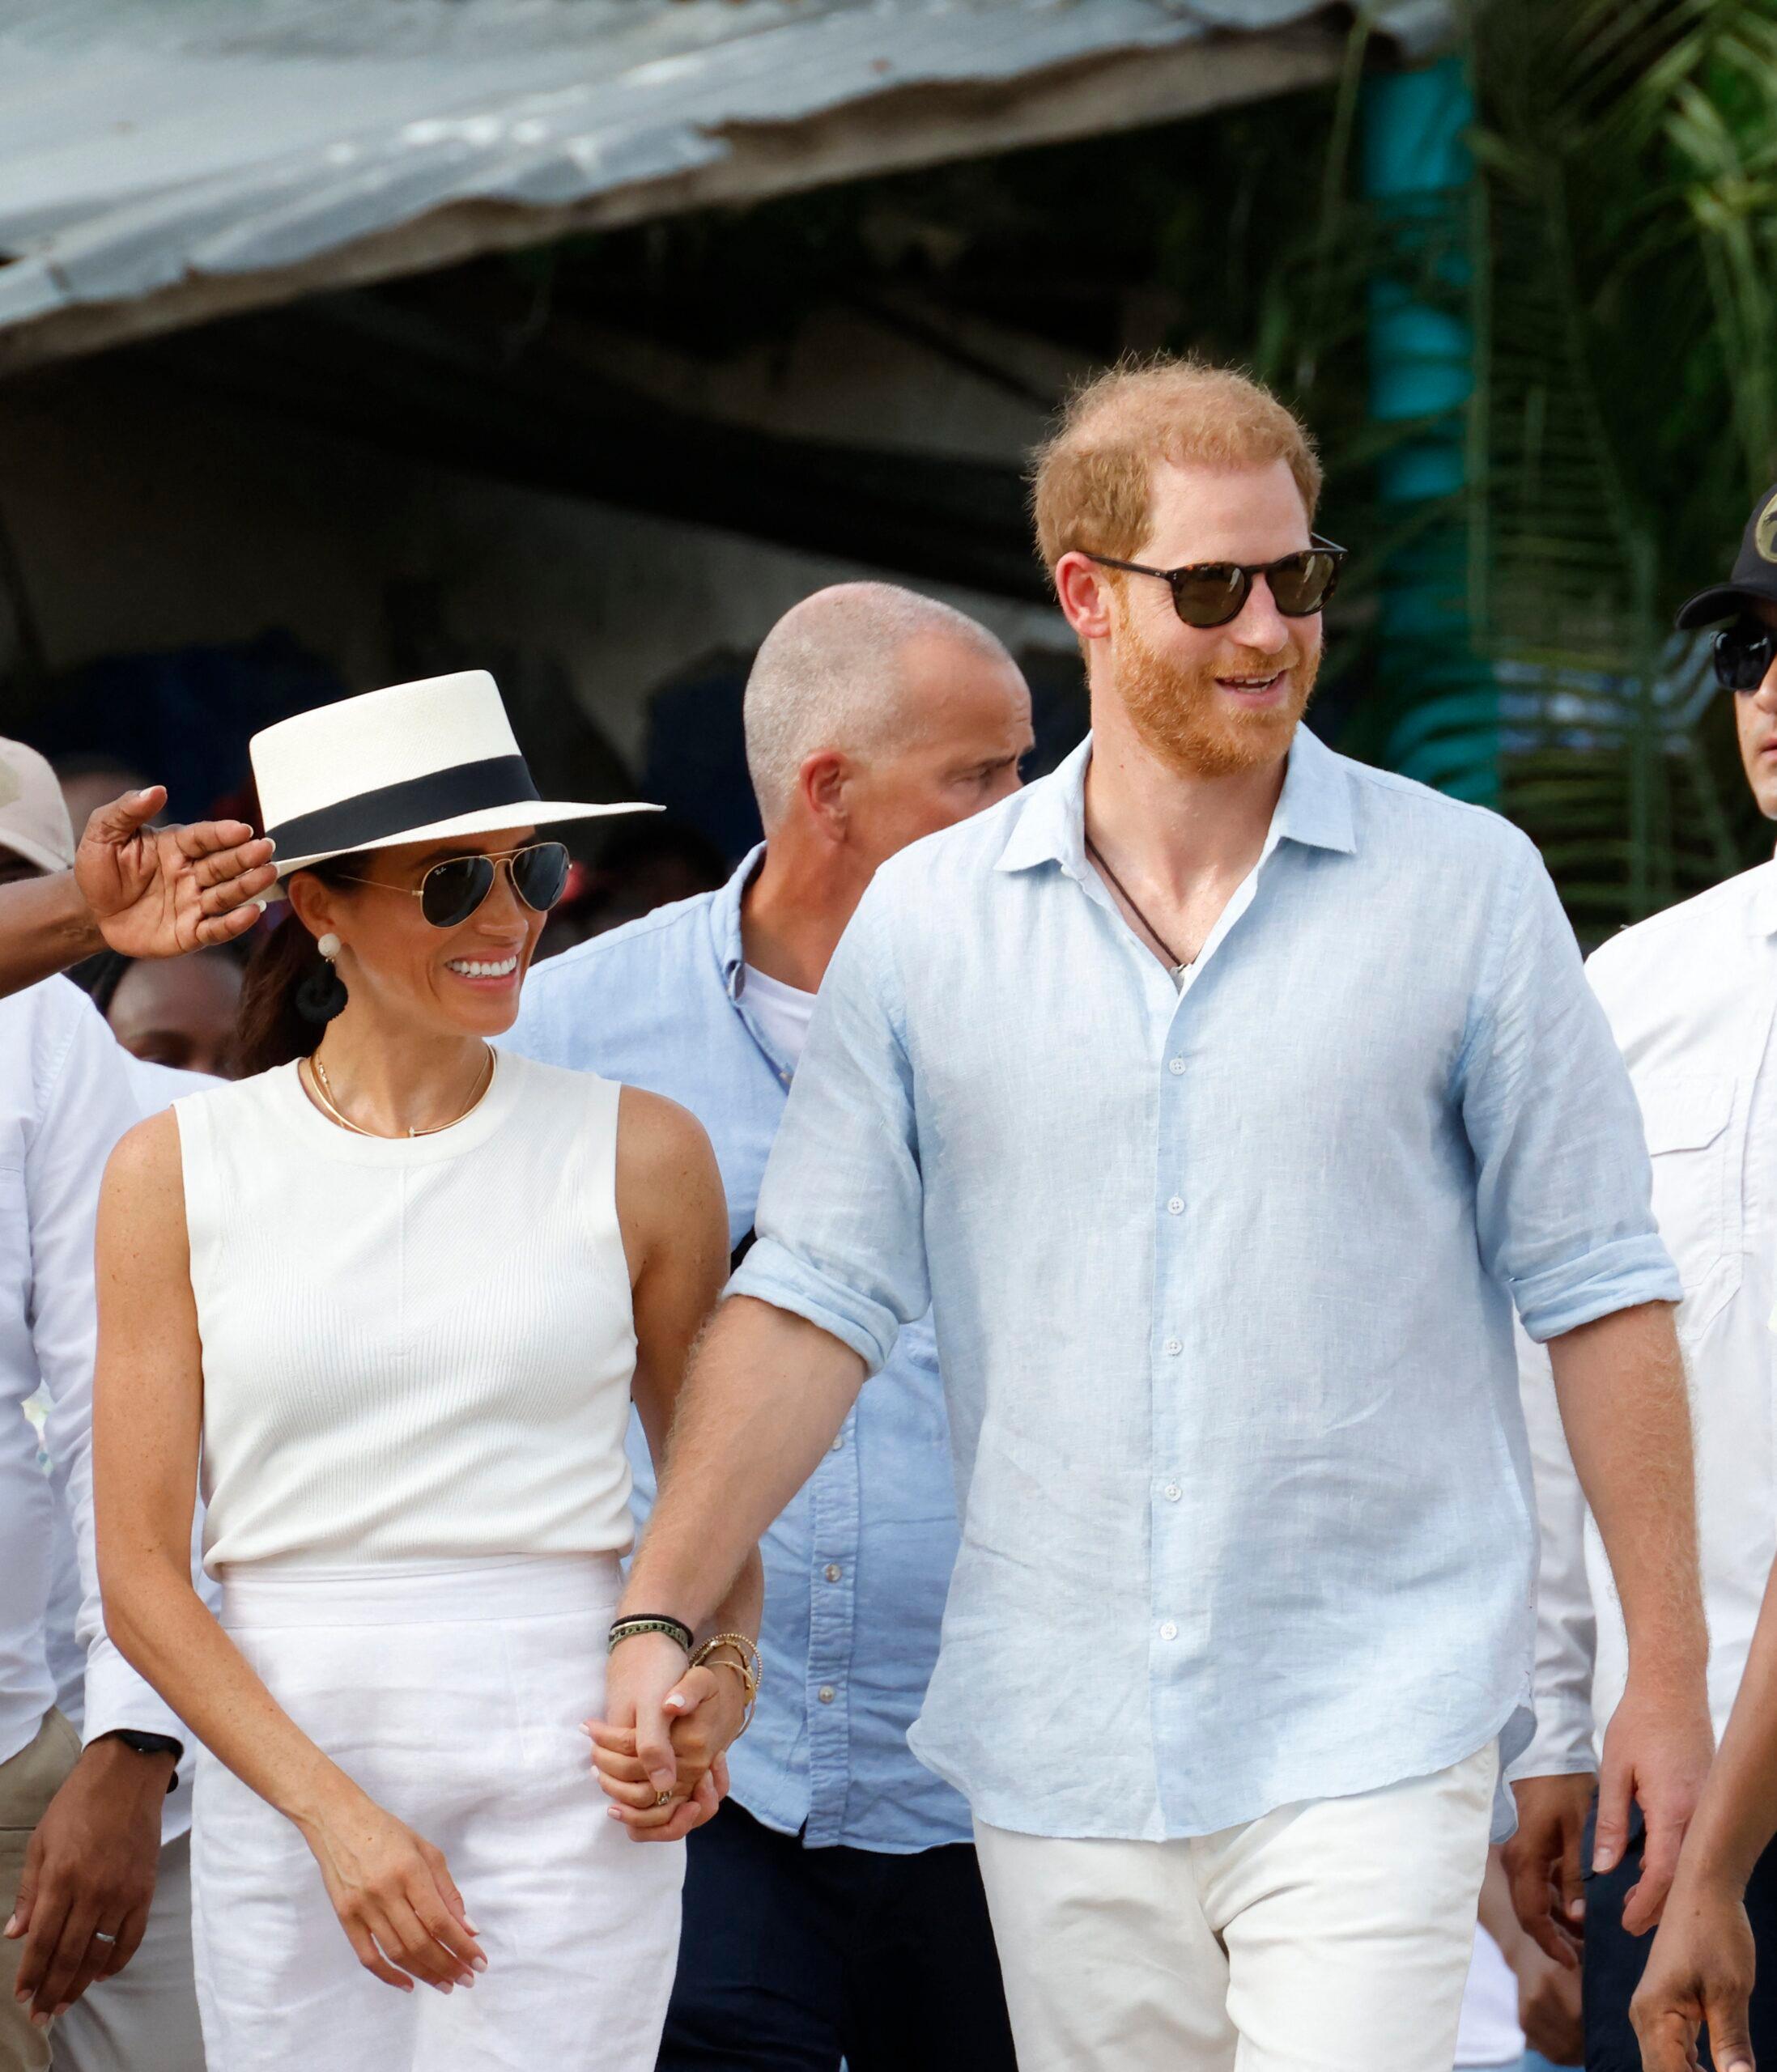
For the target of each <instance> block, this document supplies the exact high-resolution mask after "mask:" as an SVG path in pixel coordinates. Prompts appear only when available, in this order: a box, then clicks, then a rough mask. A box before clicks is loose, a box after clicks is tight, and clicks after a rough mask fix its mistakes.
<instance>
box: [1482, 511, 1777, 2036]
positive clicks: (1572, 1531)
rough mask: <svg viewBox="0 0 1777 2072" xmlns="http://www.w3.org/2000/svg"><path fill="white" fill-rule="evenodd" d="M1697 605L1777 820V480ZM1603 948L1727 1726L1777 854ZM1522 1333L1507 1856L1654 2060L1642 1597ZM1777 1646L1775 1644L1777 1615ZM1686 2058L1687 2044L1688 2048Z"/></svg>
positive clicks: (1774, 1483)
mask: <svg viewBox="0 0 1777 2072" xmlns="http://www.w3.org/2000/svg"><path fill="white" fill-rule="evenodd" d="M1678 625H1679V627H1680V629H1681V631H1690V630H1694V629H1698V628H1701V627H1704V626H1715V627H1717V628H1718V629H1719V630H1718V631H1716V632H1715V635H1714V639H1713V653H1714V663H1715V676H1716V680H1717V681H1718V682H1719V683H1720V686H1721V687H1722V689H1723V690H1726V691H1731V692H1732V693H1733V694H1734V715H1735V719H1736V721H1737V725H1738V728H1739V734H1740V747H1741V757H1742V758H1743V760H1744V762H1745V767H1746V776H1747V781H1748V782H1749V783H1750V785H1751V786H1752V790H1753V796H1754V798H1755V799H1756V800H1758V807H1759V810H1760V811H1761V812H1762V813H1763V814H1764V815H1765V816H1766V818H1767V819H1771V820H1777V486H1773V487H1772V488H1771V489H1770V490H1767V491H1766V493H1765V495H1763V496H1762V497H1761V498H1760V499H1759V500H1758V503H1757V504H1756V505H1755V506H1754V509H1753V513H1752V516H1751V517H1750V518H1749V520H1748V521H1747V525H1746V531H1745V538H1744V540H1743V541H1742V542H1741V550H1740V554H1739V558H1737V560H1736V562H1735V563H1734V567H1733V573H1732V575H1731V576H1730V577H1729V578H1728V581H1727V582H1725V583H1723V584H1716V585H1715V587H1714V588H1711V589H1707V590H1705V591H1703V592H1701V593H1700V594H1699V595H1698V596H1697V597H1693V598H1692V599H1691V600H1690V602H1689V603H1688V604H1687V605H1686V606H1685V608H1684V609H1683V610H1682V611H1681V613H1680V614H1679V615H1678ZM1588 975H1589V976H1590V978H1591V980H1592V987H1593V990H1594V991H1596V993H1597V995H1598V996H1599V998H1600V1000H1601V1001H1602V1002H1603V1004H1604V1008H1605V1013H1606V1014H1607V1015H1608V1016H1609V1020H1610V1023H1611V1026H1612V1029H1613V1032H1614V1034H1615V1035H1616V1038H1617V1040H1618V1043H1619V1045H1620V1046H1621V1047H1622V1051H1623V1055H1624V1057H1625V1058H1626V1060H1627V1063H1628V1065H1629V1070H1630V1077H1631V1078H1632V1080H1633V1081H1634V1082H1635V1092H1636V1094H1637V1096H1638V1098H1639V1101H1640V1103H1641V1110H1642V1118H1643V1123H1645V1125H1646V1128H1647V1148H1648V1149H1649V1151H1650V1152H1651V1153H1652V1161H1653V1171H1654V1192H1653V1203H1654V1212H1655V1214H1656V1217H1657V1219H1658V1221H1659V1225H1660V1235H1661V1237H1662V1238H1664V1240H1665V1243H1666V1247H1667V1250H1669V1252H1670V1253H1671V1254H1672V1256H1673V1259H1674V1261H1675V1262H1676V1263H1677V1267H1678V1271H1679V1273H1680V1275H1681V1277H1682V1279H1683V1281H1684V1284H1685V1299H1684V1301H1683V1303H1682V1305H1681V1307H1680V1310H1679V1312H1678V1328H1679V1339H1680V1342H1681V1345H1682V1347H1683V1349H1684V1352H1685V1357H1686V1365H1687V1367H1688V1368H1689V1370H1690V1382H1691V1391H1692V1395H1693V1399H1694V1404H1695V1420H1696V1450H1697V1475H1698V1518H1699V1522H1700V1527H1701V1537H1702V1557H1703V1590H1704V1595H1705V1603H1706V1607H1707V1613H1708V1621H1709V1641H1710V1655H1709V1697H1710V1710H1711V1715H1712V1717H1713V1720H1714V1724H1715V1731H1716V1734H1717V1736H1718V1737H1720V1735H1721V1734H1722V1732H1723V1730H1724V1727H1725V1726H1726V1724H1727V1721H1728V1713H1729V1710H1730V1709H1731V1708H1732V1706H1733V1704H1734V1701H1735V1695H1736V1692H1737V1691H1738V1690H1739V1689H1740V1688H1741V1681H1742V1678H1743V1676H1745V1678H1746V1679H1748V1684H1749V1690H1750V1688H1752V1686H1753V1685H1754V1684H1756V1682H1757V1680H1758V1650H1756V1649H1754V1648H1753V1632H1754V1626H1755V1624H1757V1622H1758V1615H1759V1607H1760V1604H1761V1602H1762V1598H1763V1595H1764V1591H1765V1586H1766V1577H1768V1576H1769V1575H1770V1573H1771V1566H1772V1561H1773V1557H1774V1556H1777V1387H1774V1384H1777V1338H1774V1337H1773V1335H1772V1331H1771V1321H1772V1318H1773V1313H1774V1310H1777V862H1771V863H1764V864H1759V865H1758V867H1757V868H1754V869H1753V870H1749V871H1746V872H1744V873H1741V875H1740V876H1739V877H1733V878H1730V879H1729V880H1728V881H1727V882H1726V883H1725V884H1723V885H1716V886H1715V887H1714V888H1713V890H1710V891H1708V892H1706V893H1703V894H1701V895H1699V896H1698V898H1694V899H1690V900H1686V902H1684V903H1683V904H1682V905H1681V906H1678V907H1671V908H1669V909H1668V910H1667V911H1665V912H1664V913H1663V914H1659V915H1655V916H1654V918H1653V919H1652V920H1647V921H1643V923H1640V925H1639V927H1636V928H1629V929H1626V930H1625V931H1624V932H1622V934H1621V935H1619V936H1616V937H1615V938H1614V939H1613V940H1612V941H1610V942H1608V943H1606V944H1605V945H1604V946H1603V947H1602V948H1601V949H1599V950H1598V951H1597V952H1596V953H1595V954H1594V956H1593V957H1592V959H1591V961H1590V963H1589V965H1588ZM1520 1353H1521V1359H1520V1373H1521V1378H1522V1380H1523V1383H1524V1400H1525V1410H1526V1414H1527V1417H1528V1423H1529V1427H1530V1433H1531V1441H1532V1446H1533V1451H1534V1453H1535V1455H1536V1467H1537V1507H1538V1510H1539V1512H1540V1514H1541V1527H1542V1556H1541V1573H1540V1577H1539V1581H1538V1606H1537V1621H1538V1626H1539V1635H1538V1647H1537V1738H1536V1739H1535V1741H1534V1742H1533V1743H1532V1745H1531V1747H1529V1749H1528V1750H1527V1751H1526V1752H1525V1754H1524V1756H1522V1757H1521V1758H1520V1760H1519V1762H1518V1763H1517V1764H1516V1765H1515V1766H1514V1768H1513V1772H1512V1777H1513V1781H1514V1785H1515V1789H1516V1794H1517V1799H1518V1810H1519V1818H1520V1828H1519V1832H1518V1835H1517V1836H1516V1840H1515V1841H1513V1842H1512V1843H1511V1845H1509V1846H1508V1848H1507V1866H1508V1867H1509V1869H1510V1870H1511V1874H1512V1882H1513V1894H1512V1896H1513V1899H1514V1900H1515V1902H1516V1906H1517V1909H1518V1913H1519V1915H1520V1919H1521V1920H1522V1921H1523V1922H1524V1926H1525V1928H1526V1929H1527V1930H1529V1932H1530V1933H1531V1934H1533V1935H1534V1936H1535V1937H1536V1938H1537V1941H1538V1942H1541V1944H1542V1946H1543V1947H1544V1948H1545V1949H1546V1950H1548V1951H1550V1954H1551V1955H1556V1956H1558V1957H1562V1960H1563V1961H1565V1962H1567V1963H1569V1964H1571V1963H1574V1962H1575V1961H1579V1962H1581V1963H1582V1964H1583V1968H1584V1981H1585V2019H1586V2064H1587V2066H1588V2072H1640V2067H1641V2065H1642V2053H1641V2049H1640V2047H1639V2045H1638V2044H1637V2041H1636V2038H1635V2030H1634V2028H1633V2027H1632V2026H1631V2023H1630V1999H1631V1997H1632V1996H1633V1995H1634V1994H1635V1989H1636V1985H1637V1981H1639V1979H1640V1977H1641V1975H1642V1971H1643V1965H1644V1964H1646V1962H1647V1952H1648V1945H1647V1942H1644V1941H1641V1940H1639V1939H1638V1938H1635V1937H1634V1936H1631V1935H1630V1934H1628V1933H1627V1932H1626V1930H1625V1929H1624V1928H1623V1926H1622V1907H1623V1902H1624V1900H1625V1897H1626V1895H1627V1893H1628V1892H1629V1891H1630V1889H1631V1888H1632V1887H1633V1886H1634V1885H1635V1881H1636V1879H1637V1878H1638V1877H1639V1875H1641V1867H1642V1849H1643V1838H1642V1834H1641V1830H1640V1823H1639V1817H1636V1818H1634V1819H1631V1818H1630V1808H1629V1807H1627V1806H1626V1805H1622V1804H1618V1803H1615V1802H1613V1803H1609V1804H1606V1803H1604V1802H1600V1804H1599V1806H1598V1808H1597V1811H1596V1819H1595V1828H1596V1833H1595V1835H1594V1836H1588V1835H1586V1833H1585V1832H1584V1831H1585V1829H1586V1827H1587V1824H1588V1815H1590V1811H1591V1802H1592V1791H1593V1786H1594V1784H1595V1782H1596V1776H1595V1773H1596V1769H1597V1761H1596V1751H1595V1746H1594V1730H1595V1728H1597V1729H1602V1728H1604V1727H1605V1726H1606V1724H1607V1722H1608V1721H1609V1717H1610V1715H1611V1713H1613V1710H1614V1709H1615V1707H1616V1705H1617V1702H1618V1699H1619V1698H1620V1696H1621V1695H1622V1688H1623V1684H1622V1677H1623V1662H1624V1658H1623V1651H1622V1650H1623V1643H1622V1619H1621V1615H1620V1613H1619V1612H1618V1610H1617V1608H1616V1600H1615V1594H1614V1592H1613V1590H1612V1589H1611V1586H1610V1571H1609V1565H1608V1564H1607V1563H1606V1562H1605V1558H1604V1552H1603V1549H1602V1548H1601V1545H1600V1543H1599V1540H1598V1536H1597V1532H1596V1527H1595V1526H1593V1525H1592V1522H1591V1521H1590V1520H1589V1518H1588V1517H1587V1514H1586V1509H1585V1505H1584V1500H1583V1499H1582V1497H1581V1496H1580V1492H1579V1484H1578V1483H1577V1481H1576V1480H1575V1476H1574V1471H1573V1466H1572V1463H1571V1460H1570V1459H1569V1458H1568V1457H1567V1448H1566V1446H1565V1443H1564V1441H1562V1433H1561V1426H1560V1421H1559V1418H1558V1415H1557V1412H1556V1408H1555V1401H1554V1393H1553V1391H1552V1387H1551V1385H1550V1376H1549V1363H1548V1361H1547V1358H1546V1357H1545V1356H1544V1355H1542V1354H1541V1352H1540V1349H1539V1348H1533V1347H1531V1346H1530V1345H1529V1344H1528V1342H1525V1343H1524V1344H1521V1345H1520ZM1767 1645H1770V1646H1772V1647H1773V1648H1777V1633H1774V1634H1773V1635H1772V1636H1771V1640H1770V1641H1768V1642H1767ZM1749 1652H1750V1655H1751V1660H1750V1661H1749ZM1724 1760H1725V1759H1724ZM1721 1768H1722V1766H1721V1765H1718V1780H1719V1775H1720V1769H1721ZM1773 1770H1774V1773H1777V1761H1774V1764H1773ZM1719 1794H1720V1784H1719V1781H1712V1782H1711V1785H1710V1786H1709V1788H1708V1794H1707V1797H1706V1799H1705V1802H1704V1810H1703V1811H1700V1812H1699V1814H1698V1826H1697V1827H1696V1828H1694V1829H1693V1831H1692V1832H1693V1839H1692V1840H1691V1841H1687V1843H1686V1849H1685V1855H1684V1868H1683V1869H1682V1870H1681V1871H1680V1874H1679V1880H1680V1882H1679V1883H1677V1884H1675V1885H1674V1887H1673V1892H1672V1896H1671V1897H1670V1899H1669V1901H1668V1905H1667V1913H1666V1918H1667V1920H1669V1921H1674V1920H1675V1918H1676V1916H1677V1913H1680V1912H1682V1911H1683V1910H1684V1907H1685V1901H1684V1900H1683V1897H1682V1894H1683V1888H1684V1886H1685V1884H1686V1879H1687V1878H1689V1877H1690V1875H1691V1874H1693V1873H1694V1871H1695V1870H1696V1864H1695V1862H1694V1857H1695V1856H1696V1855H1697V1853H1698V1849H1697V1844H1698V1842H1699V1841H1704V1840H1705V1839H1706V1832H1705V1831H1706V1828H1707V1807H1708V1806H1709V1803H1710V1801H1711V1800H1712V1799H1714V1798H1716V1797H1718V1796H1719ZM1773 1822H1774V1823H1777V1807H1774V1811H1773ZM1764 1832H1765V1833H1766V1835H1767V1836H1768V1834H1769V1833H1770V1832H1771V1827H1770V1826H1769V1825H1767V1826H1766V1829H1765V1831H1764ZM1745 1904H1746V1907H1747V1910H1748V1913H1749V1915H1750V1917H1751V1921H1752V1924H1753V1927H1754V1933H1755V1934H1756V1935H1757V1937H1758V1942H1759V1945H1760V1947H1761V1949H1762V1950H1763V1951H1768V1952H1769V1955H1768V1956H1767V1958H1766V1961H1765V1963H1764V1964H1763V1965H1762V1970H1763V1972H1764V1976H1762V1978H1761V1979H1760V1981H1759V1983H1758V1987H1757V1989H1756V1990H1755V1992H1754V1996H1753V2000H1752V2007H1751V2016H1750V2019H1751V2039H1752V2042H1753V2044H1754V2047H1755V2049H1757V2051H1758V2061H1759V2063H1760V2064H1766V2063H1774V2064H1777V1851H1772V1852H1768V1853H1766V1854H1764V1855H1763V1856H1762V1857H1760V1858H1758V1861H1757V1862H1756V1865H1755V1866H1754V1867H1753V1868H1752V1869H1751V1872H1750V1877H1749V1883H1748V1885H1747V1888H1746V1895H1745ZM1662 1948H1663V1949H1664V1942H1663V1943H1662ZM1582 1953H1583V1954H1582ZM1724 2043H1725V2037H1724V2036H1723V2035H1722V2034H1720V2033H1718V2034H1717V2036H1716V2038H1715V2045H1716V2049H1715V2065H1716V2066H1717V2068H1718V2072H1728V2067H1729V2066H1731V2065H1732V2064H1733V2063H1734V2062H1735V2061H1736V2060H1735V2058H1734V2057H1733V2056H1732V2054H1731V2053H1724ZM1650 2062H1651V2063H1652V2062H1656V2060H1653V2059H1650ZM1672 2062H1673V2064H1674V2065H1675V2066H1683V2065H1685V2064H1686V2063H1687V2062H1688V2060H1687V2058H1686V2057H1685V2055H1683V2054H1682V2053H1681V2054H1680V2055H1679V2056H1677V2057H1676V2058H1674V2059H1673V2060H1672Z"/></svg>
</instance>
